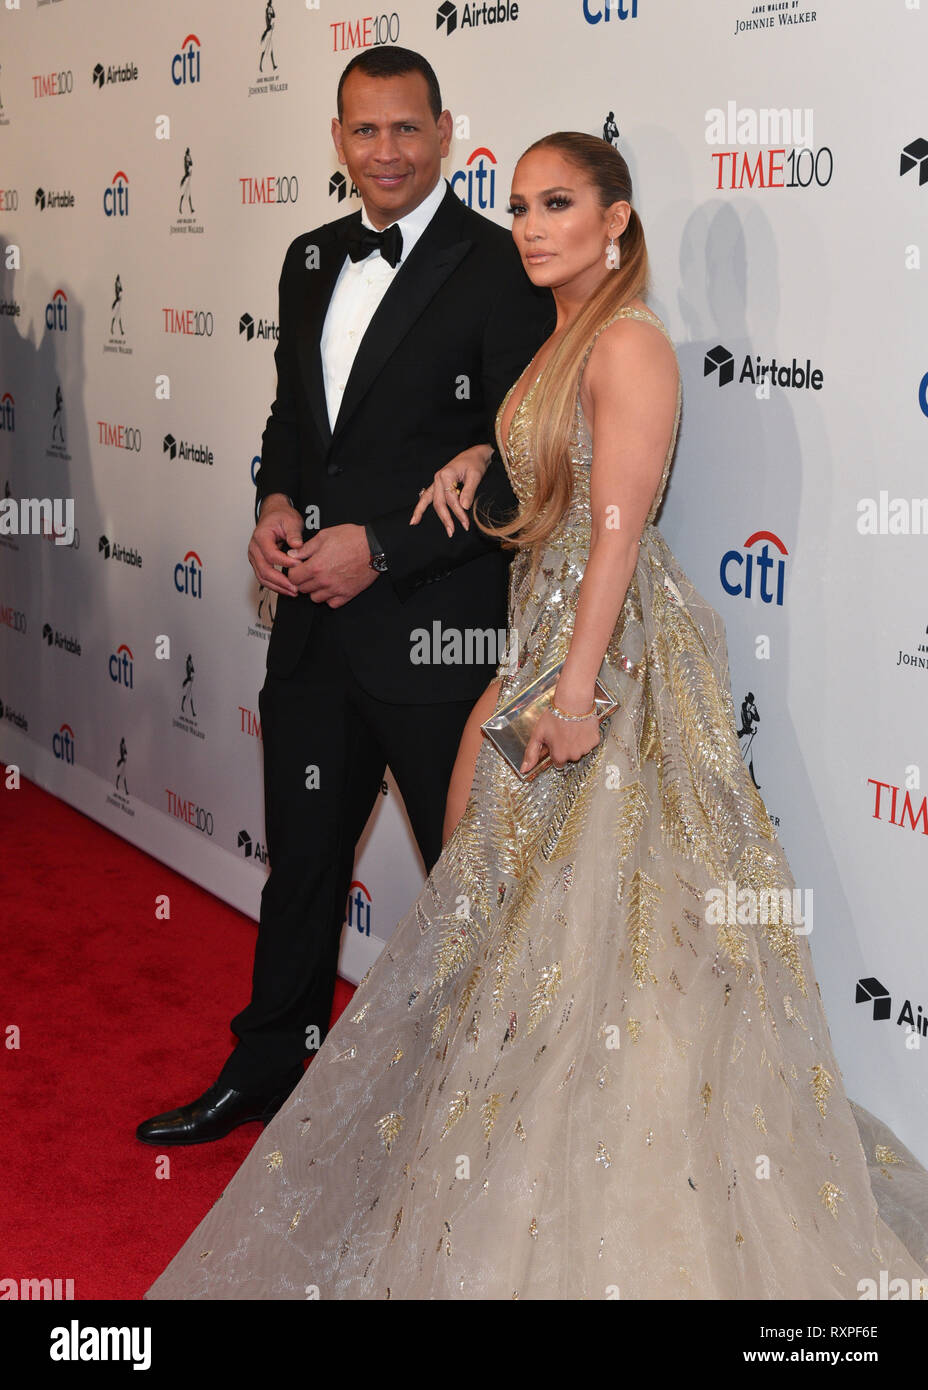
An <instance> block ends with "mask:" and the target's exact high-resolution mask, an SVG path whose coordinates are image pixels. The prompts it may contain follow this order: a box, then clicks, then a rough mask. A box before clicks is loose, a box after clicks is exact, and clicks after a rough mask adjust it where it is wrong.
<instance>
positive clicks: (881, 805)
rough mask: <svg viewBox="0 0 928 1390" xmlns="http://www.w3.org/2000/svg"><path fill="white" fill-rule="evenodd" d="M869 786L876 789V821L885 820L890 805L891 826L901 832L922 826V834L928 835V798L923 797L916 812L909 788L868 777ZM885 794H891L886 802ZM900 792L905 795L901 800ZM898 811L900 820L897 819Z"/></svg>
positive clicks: (888, 818)
mask: <svg viewBox="0 0 928 1390" xmlns="http://www.w3.org/2000/svg"><path fill="white" fill-rule="evenodd" d="M867 785H868V786H870V787H873V788H874V799H873V819H874V820H882V819H883V817H884V815H885V813H886V807H887V804H888V806H889V815H888V816H887V817H886V819H887V820H888V821H889V823H890V825H898V827H899V829H900V830H906V829H908V830H918V828H919V825H920V826H921V832H922V834H923V835H928V797H926V796H923V797H922V799H921V801H920V802H919V803H918V809H917V810H916V808H915V807H914V806H913V805H912V798H911V797H910V795H909V792H908V789H907V788H903V787H896V786H893V784H892V782H878V781H877V780H876V778H875V777H868V778H867ZM884 792H889V793H890V795H889V796H888V797H887V799H886V801H884V800H883V793H884ZM900 792H902V793H903V795H902V798H901V800H900V796H899V793H900ZM897 811H898V820H897V819H896V815H897ZM907 817H908V822H909V823H908V826H906V818H907Z"/></svg>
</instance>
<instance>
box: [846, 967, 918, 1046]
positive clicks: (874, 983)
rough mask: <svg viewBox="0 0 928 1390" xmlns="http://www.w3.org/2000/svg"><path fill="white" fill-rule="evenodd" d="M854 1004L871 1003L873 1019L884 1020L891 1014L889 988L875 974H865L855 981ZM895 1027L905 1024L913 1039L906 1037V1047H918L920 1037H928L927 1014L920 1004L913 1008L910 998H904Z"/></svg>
mask: <svg viewBox="0 0 928 1390" xmlns="http://www.w3.org/2000/svg"><path fill="white" fill-rule="evenodd" d="M854 1003H855V1004H872V1005H873V1020H874V1022H875V1023H880V1022H883V1021H885V1020H886V1019H887V1018H892V1016H893V1001H892V998H891V996H890V993H889V990H888V989H887V988H886V986H885V985H882V984H880V981H879V980H878V979H877V978H876V976H875V975H870V976H867V977H866V978H865V979H862V980H858V981H857V990H856V993H855V994H854ZM896 1026H897V1028H901V1027H903V1026H905V1027H906V1028H907V1030H908V1032H909V1034H910V1035H911V1037H912V1039H914V1041H911V1042H910V1041H909V1039H908V1038H907V1039H906V1046H907V1047H918V1046H919V1042H920V1039H921V1038H928V1015H926V1013H925V1011H924V1009H923V1008H922V1006H921V1004H918V1005H917V1006H916V1008H915V1009H914V1010H913V1008H912V1001H911V999H906V1001H905V1003H904V1004H903V1005H902V1008H901V1009H900V1010H899V1015H898V1017H897V1018H896Z"/></svg>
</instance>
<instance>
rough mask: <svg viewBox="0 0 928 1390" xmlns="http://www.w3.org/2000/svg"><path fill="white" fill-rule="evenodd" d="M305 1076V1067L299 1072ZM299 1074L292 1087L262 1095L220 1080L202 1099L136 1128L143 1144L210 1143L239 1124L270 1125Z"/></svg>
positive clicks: (146, 1121) (154, 1117)
mask: <svg viewBox="0 0 928 1390" xmlns="http://www.w3.org/2000/svg"><path fill="white" fill-rule="evenodd" d="M300 1075H302V1069H301V1071H300ZM298 1080H299V1077H297V1078H296V1079H295V1080H294V1081H293V1084H292V1085H290V1086H289V1087H286V1086H284V1087H281V1088H278V1090H276V1091H274V1092H272V1093H268V1092H267V1091H264V1092H262V1093H260V1094H256V1093H254V1092H248V1091H236V1090H233V1089H232V1087H230V1086H224V1085H221V1084H220V1083H219V1082H218V1081H217V1082H215V1083H214V1084H213V1085H212V1086H210V1088H209V1090H208V1091H204V1093H203V1095H202V1096H200V1097H199V1099H197V1100H194V1101H191V1102H190V1104H189V1105H182V1106H180V1107H179V1108H178V1109H177V1110H166V1111H165V1113H164V1114H163V1115H155V1116H153V1117H152V1119H150V1120H144V1121H143V1122H142V1123H141V1124H140V1125H139V1127H138V1129H137V1130H136V1131H135V1134H136V1138H137V1139H141V1141H142V1143H143V1144H159V1145H165V1144H168V1145H169V1144H209V1143H210V1142H211V1141H212V1140H213V1139H222V1138H224V1137H225V1135H227V1134H229V1133H230V1132H231V1131H232V1130H233V1129H235V1128H236V1127H237V1126H238V1125H245V1124H248V1123H249V1121H251V1120H260V1121H262V1123H263V1124H267V1123H268V1121H269V1120H271V1119H273V1117H274V1115H275V1114H276V1113H277V1111H278V1110H279V1109H280V1107H281V1106H282V1105H283V1103H284V1101H285V1100H286V1099H287V1097H288V1096H289V1095H290V1092H291V1091H292V1090H293V1088H294V1087H295V1086H296V1084H297V1081H298Z"/></svg>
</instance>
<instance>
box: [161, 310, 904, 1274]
mask: <svg viewBox="0 0 928 1390" xmlns="http://www.w3.org/2000/svg"><path fill="white" fill-rule="evenodd" d="M620 316H623V317H625V316H627V317H631V318H636V319H643V320H644V321H645V322H656V323H657V325H658V327H659V328H660V329H661V331H662V332H665V333H666V330H665V329H664V328H663V325H662V324H661V323H660V321H659V320H655V319H654V318H653V316H651V315H650V314H645V313H644V312H642V311H641V310H636V309H632V308H625V309H623V310H620V311H619V314H617V315H616V316H615V317H620ZM610 322H611V320H610ZM535 386H537V381H536V382H535V383H534V385H532V386H531V387H530V388H529V390H528V392H527V393H526V395H525V397H524V399H523V401H522V402H520V404H519V406H518V408H517V410H516V413H515V415H514V417H513V420H512V423H511V427H510V430H509V438H508V441H507V449H506V450H505V451H502V450H501V452H504V454H505V455H508V456H507V459H506V461H507V467H508V469H509V472H510V476H511V479H512V484H513V487H514V490H515V492H516V494H517V496H518V497H519V498H520V500H521V501H523V502H524V501H525V499H526V497H527V496H528V495H529V494H530V492H531V489H532V486H533V475H532V462H531V458H530V457H529V453H528V438H529V420H530V416H531V409H532V396H533V392H534V390H535ZM507 400H508V396H507ZM505 404H506V402H505V401H504V403H503V407H501V408H500V415H499V416H498V417H497V431H498V430H499V420H500V417H501V415H502V412H503V408H504V406H505ZM679 416H680V396H679V391H678V398H677V413H676V420H675V423H674V432H673V436H674V437H673V439H672V440H671V445H670V449H669V450H668V454H667V460H666V463H665V467H664V471H663V476H662V478H661V482H660V486H659V488H658V490H657V493H656V495H655V498H654V502H653V505H652V507H651V511H650V513H649V519H648V523H647V524H646V526H645V528H644V532H643V535H642V537H641V545H640V553H639V557H638V561H637V566H636V569H635V574H634V577H633V579H632V581H631V583H630V585H629V589H628V594H627V597H626V599H625V603H624V607H623V610H622V613H621V615H620V619H619V622H618V624H617V626H616V629H615V634H614V636H613V638H612V641H611V642H610V645H609V647H608V650H607V652H606V656H605V660H604V662H603V665H602V669H601V672H600V677H601V679H602V680H603V682H604V683H605V684H606V685H607V686H608V687H610V688H611V689H612V690H613V692H614V693H615V694H617V695H618V696H619V699H620V707H619V709H618V710H617V711H616V712H615V713H614V714H613V715H612V717H611V719H610V720H609V721H608V722H607V723H606V724H604V726H603V727H604V734H603V738H602V740H601V743H600V745H599V747H598V748H597V749H594V750H593V752H592V753H590V754H588V755H587V756H586V757H585V758H583V759H582V760H581V761H580V762H579V763H576V764H573V765H571V766H569V769H568V771H566V772H565V773H559V772H557V771H555V770H549V771H547V772H543V773H542V774H541V775H539V776H538V778H537V779H536V780H534V781H530V782H526V783H523V782H521V781H520V780H519V779H518V778H517V777H516V775H515V774H514V773H513V772H511V771H510V769H509V768H508V766H507V765H506V763H505V762H504V760H503V759H502V757H501V756H500V755H499V754H498V753H497V752H496V750H495V749H494V748H493V747H492V745H490V744H489V743H488V742H485V743H484V745H483V747H482V748H481V750H480V753H479V755H478V758H477V763H476V770H475V777H474V782H473V787H472V791H471V795H470V800H469V802H468V805H467V808H466V811H465V813H464V816H463V818H462V820H461V821H460V823H459V825H458V826H457V828H456V829H455V831H454V832H453V834H452V835H451V837H450V839H449V840H448V843H447V844H446V846H445V849H444V851H443V853H442V856H441V858H440V860H439V861H438V863H437V864H436V866H435V868H434V869H433V871H432V873H431V874H430V876H429V878H428V881H427V883H426V885H425V888H424V889H423V891H422V893H421V894H420V896H419V899H418V901H417V902H416V903H415V904H414V905H413V907H412V908H411V909H410V911H409V913H408V914H407V916H406V917H405V918H404V919H403V920H402V921H401V922H400V924H399V926H398V927H397V929H396V932H395V934H394V935H393V937H392V938H391V940H390V941H389V943H388V945H387V946H386V948H385V949H384V951H383V953H382V955H381V956H380V958H379V959H378V961H377V962H376V964H375V965H374V966H373V968H372V969H371V970H370V971H369V972H368V975H367V977H366V978H365V980H364V981H362V983H361V985H360V987H359V988H358V990H357V992H356V994H355V996H354V998H353V1000H352V1002H351V1004H350V1005H349V1007H348V1008H347V1010H346V1011H345V1013H344V1014H343V1015H342V1017H341V1018H340V1019H339V1021H338V1023H337V1024H336V1025H335V1027H334V1028H333V1029H332V1031H331V1032H330V1034H329V1035H328V1037H327V1039H326V1041H325V1043H324V1044H323V1046H322V1048H321V1049H320V1051H319V1052H318V1054H317V1055H316V1057H315V1058H314V1060H313V1062H312V1064H311V1066H310V1067H309V1068H308V1069H307V1071H306V1074H305V1076H304V1079H303V1080H302V1081H301V1082H300V1084H299V1085H298V1086H297V1088H296V1090H295V1091H294V1092H293V1094H292V1095H291V1096H290V1098H289V1100H288V1101H287V1102H286V1103H285V1105H284V1106H283V1108H282V1110H281V1111H280V1112H279V1113H278V1114H277V1115H276V1116H275V1118H274V1119H273V1120H272V1122H271V1123H270V1124H269V1125H268V1127H267V1128H266V1129H265V1130H264V1132H263V1134H262V1136H261V1137H260V1138H259V1139H258V1141H257V1143H256V1144H255V1146H254V1148H253V1150H252V1151H251V1153H250V1154H249V1156H248V1158H247V1159H246V1160H245V1162H244V1164H243V1165H242V1167H241V1168H240V1169H239V1171H238V1173H237V1174H236V1175H235V1177H234V1178H233V1179H232V1181H231V1182H230V1183H229V1185H228V1187H227V1188H226V1190H225V1192H224V1193H223V1195H222V1196H221V1197H220V1199H219V1200H218V1202H217V1203H216V1204H215V1205H214V1207H213V1208H212V1210H211V1211H210V1212H209V1214H208V1215H207V1216H206V1217H205V1218H204V1220H203V1221H202V1222H201V1223H200V1225H199V1226H198V1227H197V1229H196V1230H195V1231H194V1233H193V1235H192V1236H191V1237H190V1239H189V1240H188V1241H187V1243H186V1244H185V1245H184V1246H183V1248H182V1249H181V1250H180V1252H179V1253H178V1255H177V1256H176V1257H175V1258H174V1259H173V1261H172V1262H171V1263H170V1265H168V1267H167V1269H166V1270H165V1271H164V1272H163V1273H162V1275H161V1276H160V1277H159V1279H158V1280H157V1281H156V1282H155V1284H154V1285H153V1286H152V1288H151V1289H150V1290H149V1292H148V1294H147V1295H146V1297H147V1298H158V1299H180V1298H183V1299H259V1298H266V1299H306V1298H307V1297H309V1298H313V1297H317V1296H318V1297H321V1298H329V1299H331V1298H343V1299H361V1298H375V1299H390V1298H393V1299H412V1298H421V1299H513V1298H518V1299H604V1298H616V1297H618V1298H622V1299H645V1298H656V1299H732V1298H772V1299H776V1298H810V1299H813V1298H815V1299H817V1298H835V1299H837V1298H847V1299H856V1298H859V1297H860V1293H859V1291H858V1287H857V1286H858V1281H860V1280H863V1279H873V1280H875V1281H879V1279H880V1271H881V1270H886V1271H888V1277H889V1278H902V1279H905V1280H906V1281H907V1283H908V1281H911V1280H913V1279H916V1280H918V1279H920V1278H921V1277H922V1276H923V1274H924V1273H925V1271H924V1269H923V1268H922V1265H921V1264H920V1263H918V1262H917V1260H916V1258H915V1257H914V1251H913V1253H909V1251H908V1250H907V1249H906V1247H905V1246H904V1245H903V1244H902V1243H901V1241H900V1239H899V1238H898V1237H897V1236H896V1235H895V1234H894V1233H893V1231H892V1230H890V1228H889V1227H888V1226H887V1225H885V1224H884V1222H883V1221H882V1220H881V1219H880V1217H879V1216H878V1214H877V1208H876V1205H875V1201H874V1195H873V1191H872V1188H871V1179H870V1174H869V1172H868V1166H867V1158H866V1156H865V1154H864V1152H863V1150H862V1147H861V1142H860V1138H859V1134H858V1128H857V1124H856V1123H855V1118H854V1114H853V1112H852V1110H851V1107H850V1105H849V1103H848V1101H847V1099H846V1096H845V1093H844V1088H843V1085H842V1081H841V1076H840V1072H839V1070H838V1065H837V1062H836V1060H835V1057H834V1054H833V1052H832V1049H831V1044H830V1041H829V1035H828V1029H827V1025H826V1022H825V1017H824V1014H823V1010H822V1005H821V1003H820V1001H819V995H818V989H817V986H816V983H815V978H814V974H813V970H812V963H811V958H810V953H809V945H808V941H807V938H806V937H805V936H804V935H801V934H798V933H797V932H795V931H794V930H793V927H792V926H791V925H788V924H786V923H783V922H781V921H779V920H776V921H771V922H770V923H768V924H767V925H761V926H756V927H751V926H747V927H746V926H742V925H739V924H738V923H737V921H734V922H728V921H723V923H722V924H721V925H713V924H712V923H711V922H710V921H709V920H708V918H709V917H710V916H711V915H712V914H711V912H710V910H709V907H708V904H709V902H710V901H711V897H710V890H712V889H714V888H722V889H725V888H727V885H728V884H729V883H730V882H732V883H734V884H735V885H736V887H737V889H738V890H742V889H753V890H755V891H756V892H757V893H760V892H761V891H762V890H764V889H778V888H786V889H789V890H792V888H793V886H794V885H793V879H792V878H791V876H790V872H789V868H788V866H787V863H786V859H785V856H784V853H783V850H782V849H781V847H780V845H779V843H778V841H777V839H776V836H775V834H774V831H773V829H772V828H771V824H770V821H769V819H768V816H767V813H766V811H765V809H764V806H763V803H762V802H761V800H760V797H759V796H758V794H757V791H756V790H755V788H754V785H753V783H752V781H751V778H750V776H749V775H748V773H747V771H746V769H745V767H744V764H743V762H742V759H741V755H740V751H739V745H738V737H737V734H736V732H735V725H734V710H733V707H732V701H731V697H730V694H729V676H728V664H727V652H726V646H725V636H724V628H723V624H722V621H721V619H720V618H719V616H718V615H717V614H716V613H715V612H714V610H713V609H712V608H711V607H710V606H709V605H708V604H707V603H706V602H705V601H704V600H703V599H702V598H700V596H699V595H698V594H697V593H696V592H695V590H694V589H693V586H692V585H691V584H690V582H689V580H688V579H687V577H686V575H685V574H684V573H683V571H682V570H681V569H680V567H679V565H678V564H677V563H676V561H675V560H674V557H673V555H672V554H671V552H670V550H669V548H668V546H667V545H666V543H665V541H664V540H663V539H662V537H661V535H660V533H659V532H658V531H657V530H656V529H655V528H654V526H653V525H652V524H651V523H652V520H653V517H654V515H655V513H656V511H657V508H658V505H659V503H660V500H661V496H662V494H663V490H664V486H665V484H666V479H667V473H668V470H669V465H670V459H671V455H672V453H673V447H674V441H675V438H676V433H677V425H678V423H679ZM591 457H592V443H591V440H590V436H589V433H588V432H587V429H586V426H585V422H584V419H583V416H582V412H581V409H580V402H579V395H578V401H577V416H576V433H575V441H574V447H573V449H572V452H571V458H572V463H573V479H574V493H573V501H572V504H571V507H570V509H569V511H568V512H567V513H566V514H565V516H564V517H563V519H562V520H561V522H560V524H559V525H558V527H557V529H556V531H555V532H554V533H553V534H552V535H551V536H550V537H549V539H548V540H547V541H546V542H544V543H543V544H542V545H541V546H540V547H537V548H527V549H524V550H520V551H519V552H518V553H517V555H516V557H515V559H514V561H513V565H512V571H511V581H510V584H511V587H510V628H511V629H515V630H516V631H517V632H518V635H519V639H520V648H519V658H518V660H519V668H518V670H517V671H515V672H514V673H513V674H511V675H509V676H507V677H506V679H505V680H504V682H503V687H502V695H501V700H502V699H509V698H510V697H511V696H512V695H513V693H514V692H516V691H518V690H520V689H522V688H523V687H524V686H525V685H526V684H528V683H529V682H530V681H531V680H533V679H534V678H535V677H536V676H537V675H538V674H539V673H540V672H542V671H544V670H545V669H546V668H547V667H548V666H550V665H551V664H552V663H554V662H555V661H559V660H562V659H563V658H564V656H565V655H566V653H567V647H568V643H569V640H570V636H571V631H572V623H573V618H574V612H575V608H576V602H577V597H578V593H579V589H580V581H581V579H582V577H583V571H584V564H585V561H586V558H587V555H588V551H589V541H590V501H589V474H590V466H591ZM723 915H726V914H723ZM773 915H774V916H775V915H776V914H775V913H774V914H773ZM864 1113H865V1112H864ZM866 1118H867V1119H868V1120H869V1119H870V1118H871V1117H869V1116H868V1117H866ZM900 1150H901V1146H897V1148H896V1149H895V1150H891V1149H890V1148H889V1147H888V1146H887V1145H885V1144H884V1145H882V1146H881V1149H880V1150H878V1151H877V1154H876V1156H875V1157H874V1164H875V1166H878V1165H882V1167H883V1168H884V1169H885V1167H886V1164H887V1163H892V1162H894V1161H896V1160H898V1166H897V1168H896V1169H895V1171H896V1172H898V1173H901V1172H902V1171H903V1169H904V1170H905V1172H906V1173H907V1174H908V1175H909V1176H912V1177H914V1178H915V1180H916V1188H917V1193H916V1195H917V1197H918V1200H919V1201H920V1202H921V1209H920V1210H921V1216H922V1217H923V1218H926V1213H928V1174H926V1173H925V1172H924V1170H923V1169H921V1167H920V1165H919V1164H918V1163H917V1162H916V1161H915V1160H914V1159H913V1157H912V1155H911V1154H907V1151H901V1152H902V1153H905V1154H906V1157H905V1158H903V1157H901V1156H900ZM919 1182H921V1184H922V1185H921V1186H920V1187H919V1186H918V1183H919ZM909 1196H910V1198H911V1197H912V1193H911V1192H910V1193H909ZM904 1215H905V1218H906V1220H908V1219H909V1217H910V1216H911V1213H910V1212H908V1211H907V1212H906V1213H905V1214H904ZM900 1223H901V1224H903V1225H904V1224H905V1222H904V1221H903V1220H902V1218H900ZM909 1225H910V1227H911V1232H910V1240H914V1241H917V1240H919V1239H920V1240H921V1242H922V1247H924V1246H925V1245H926V1244H928V1242H926V1239H925V1233H926V1230H928V1218H926V1219H923V1220H922V1221H921V1224H920V1225H919V1222H918V1220H917V1218H916V1217H911V1221H910V1223H909ZM906 1229H907V1230H908V1229H909V1228H908V1227H907V1228H906ZM912 1232H914V1235H912V1234H911V1233H912ZM919 1257H920V1258H922V1259H924V1258H925V1255H924V1248H923V1249H922V1250H921V1251H919Z"/></svg>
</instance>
